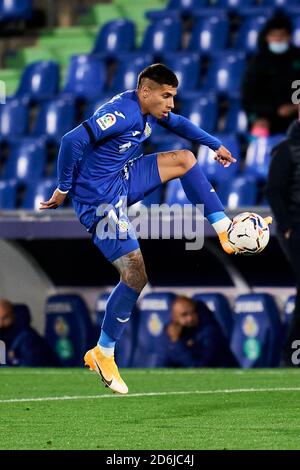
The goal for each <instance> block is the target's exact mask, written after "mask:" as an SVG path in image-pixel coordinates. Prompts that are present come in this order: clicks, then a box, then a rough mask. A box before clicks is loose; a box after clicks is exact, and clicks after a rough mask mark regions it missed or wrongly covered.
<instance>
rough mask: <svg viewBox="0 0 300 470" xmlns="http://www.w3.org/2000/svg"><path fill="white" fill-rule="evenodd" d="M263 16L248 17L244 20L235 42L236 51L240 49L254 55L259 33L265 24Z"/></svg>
mask: <svg viewBox="0 0 300 470" xmlns="http://www.w3.org/2000/svg"><path fill="white" fill-rule="evenodd" d="M266 20H267V19H266V17H265V16H258V17H255V16H250V17H247V18H245V19H244V21H243V22H242V24H241V26H240V29H239V31H238V33H237V36H236V40H235V47H236V49H241V50H244V51H246V52H247V53H249V54H250V53H251V54H252V53H254V52H255V51H256V48H257V40H258V36H259V33H260V31H261V30H262V29H263V27H264V25H265V23H266Z"/></svg>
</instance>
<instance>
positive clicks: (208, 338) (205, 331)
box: [156, 295, 238, 367]
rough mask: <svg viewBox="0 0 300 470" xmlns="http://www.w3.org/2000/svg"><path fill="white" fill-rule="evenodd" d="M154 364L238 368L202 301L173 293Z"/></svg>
mask: <svg viewBox="0 0 300 470" xmlns="http://www.w3.org/2000/svg"><path fill="white" fill-rule="evenodd" d="M156 367H238V363H237V361H236V359H235V357H234V355H233V353H232V352H231V351H230V349H229V345H228V342H227V340H226V339H225V337H224V335H223V332H222V330H221V327H220V326H219V324H218V322H217V321H216V320H215V318H214V316H213V314H212V312H211V311H210V310H209V309H208V308H207V307H206V305H205V304H204V303H203V302H195V301H194V300H192V299H190V298H188V297H185V296H181V295H180V296H177V297H176V299H175V301H174V303H173V305H172V311H171V321H170V322H169V324H167V325H166V327H165V329H164V331H163V333H162V335H161V338H160V343H159V346H158V359H157V363H156Z"/></svg>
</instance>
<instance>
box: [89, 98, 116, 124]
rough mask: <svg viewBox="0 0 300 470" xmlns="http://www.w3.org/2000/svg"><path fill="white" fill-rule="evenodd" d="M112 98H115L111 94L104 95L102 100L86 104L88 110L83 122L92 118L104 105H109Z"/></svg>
mask: <svg viewBox="0 0 300 470" xmlns="http://www.w3.org/2000/svg"><path fill="white" fill-rule="evenodd" d="M112 97H113V96H112V94H110V95H109V96H108V95H107V96H105V95H103V97H102V98H100V99H98V100H96V101H91V102H89V103H86V108H85V110H84V113H83V120H85V119H88V118H89V117H91V116H92V115H93V114H94V113H95V112H96V111H97V109H98V108H100V106H102V105H103V104H104V103H107V102H108V101H109V100H110V99H111V98H112Z"/></svg>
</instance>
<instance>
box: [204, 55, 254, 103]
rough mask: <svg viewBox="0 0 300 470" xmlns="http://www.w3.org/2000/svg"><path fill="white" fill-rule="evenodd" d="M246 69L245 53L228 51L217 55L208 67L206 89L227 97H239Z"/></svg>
mask: <svg viewBox="0 0 300 470" xmlns="http://www.w3.org/2000/svg"><path fill="white" fill-rule="evenodd" d="M244 68H245V53H244V52H236V51H226V52H223V53H220V54H215V55H214V57H213V58H212V62H211V64H210V65H209V67H208V72H207V77H206V81H205V89H207V90H211V91H214V92H217V93H218V94H219V95H222V96H226V97H231V96H236V95H238V94H239V93H240V86H241V79H242V75H243V72H244Z"/></svg>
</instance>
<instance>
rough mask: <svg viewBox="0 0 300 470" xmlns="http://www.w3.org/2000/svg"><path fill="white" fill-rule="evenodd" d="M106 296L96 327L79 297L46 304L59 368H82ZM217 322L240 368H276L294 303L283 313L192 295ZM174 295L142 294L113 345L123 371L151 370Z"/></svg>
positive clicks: (245, 300) (254, 297)
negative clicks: (116, 342) (119, 336)
mask: <svg viewBox="0 0 300 470" xmlns="http://www.w3.org/2000/svg"><path fill="white" fill-rule="evenodd" d="M108 296H109V293H103V294H101V295H99V297H98V299H97V301H96V306H95V322H94V323H92V322H91V320H90V317H89V313H88V309H87V307H86V305H85V303H84V302H83V300H82V299H81V297H80V296H77V295H74V294H72V295H55V296H51V297H50V298H48V300H47V303H46V333H45V334H46V338H47V340H48V342H49V343H50V345H51V346H52V348H53V350H54V351H55V352H56V354H57V356H58V359H59V360H60V363H61V365H63V366H81V365H83V364H82V357H83V355H84V352H85V350H86V349H88V348H89V347H90V346H91V345H92V344H93V341H94V342H95V341H96V338H97V336H98V335H99V331H100V327H101V324H102V321H103V317H104V313H105V307H106V302H107V299H108ZM193 298H194V300H195V301H197V302H203V303H204V304H205V305H206V306H207V307H208V309H209V310H210V312H211V314H212V315H213V317H214V318H215V320H216V321H217V322H218V324H219V325H220V327H221V330H222V332H223V335H224V337H225V339H226V341H227V342H228V344H230V347H231V350H232V351H233V353H234V355H235V356H236V358H237V360H238V363H239V365H240V366H241V367H245V368H249V367H276V366H279V364H280V357H281V351H282V345H283V342H284V338H285V336H286V333H287V328H288V324H289V323H290V319H291V313H292V312H293V308H294V303H295V297H294V296H291V297H289V298H288V299H287V302H286V304H285V308H284V311H283V312H282V313H281V312H280V311H279V309H278V307H277V304H276V302H275V300H274V298H273V297H272V296H271V295H269V294H265V293H263V294H257V293H256V294H255V293H254V294H243V295H240V296H238V297H237V298H236V299H235V301H234V305H233V308H231V306H230V304H229V302H228V300H227V298H226V297H224V296H223V295H222V294H220V293H202V294H196V295H194V297H193ZM174 299H175V294H174V293H172V292H164V293H150V294H146V295H145V296H144V297H143V298H142V299H141V301H140V302H139V305H138V307H137V308H136V309H135V311H134V313H133V315H132V318H131V320H130V322H129V323H128V325H127V327H126V329H125V332H124V335H123V337H122V339H121V340H120V342H119V343H118V344H117V349H116V360H117V362H118V364H119V365H120V366H121V367H155V366H156V365H157V363H159V357H158V354H159V350H161V347H162V346H163V344H161V342H162V341H163V339H162V338H163V335H162V333H163V330H164V328H165V326H166V325H167V323H168V322H169V321H170V317H171V308H172V303H173V301H174Z"/></svg>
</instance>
